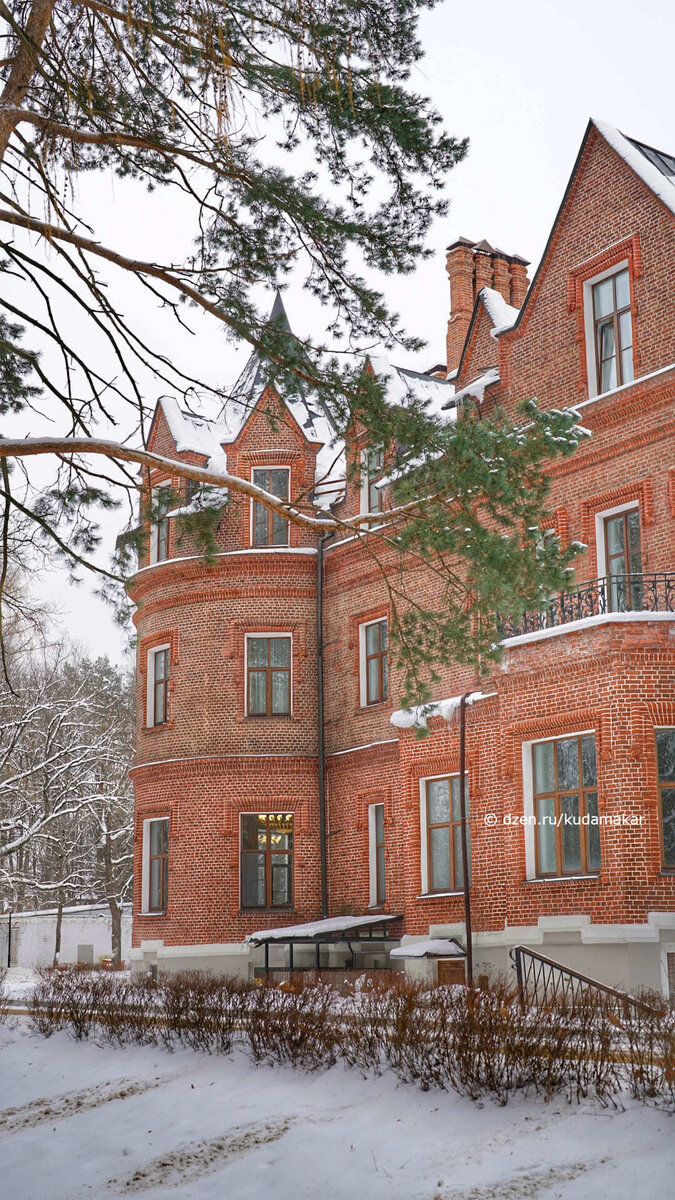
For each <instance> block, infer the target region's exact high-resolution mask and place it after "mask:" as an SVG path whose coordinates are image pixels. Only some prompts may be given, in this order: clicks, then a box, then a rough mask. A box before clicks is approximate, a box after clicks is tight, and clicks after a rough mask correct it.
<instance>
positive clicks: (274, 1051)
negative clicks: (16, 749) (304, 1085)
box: [30, 968, 675, 1110]
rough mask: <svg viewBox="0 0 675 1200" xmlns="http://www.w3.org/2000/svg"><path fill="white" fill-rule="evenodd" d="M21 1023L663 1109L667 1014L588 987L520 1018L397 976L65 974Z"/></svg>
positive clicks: (36, 996) (671, 1046) (669, 1072)
mask: <svg viewBox="0 0 675 1200" xmlns="http://www.w3.org/2000/svg"><path fill="white" fill-rule="evenodd" d="M628 1009H629V1011H628ZM30 1016H31V1021H32V1023H33V1026H34V1028H35V1029H37V1030H38V1031H39V1032H40V1033H42V1034H44V1035H45V1036H47V1037H48V1036H49V1035H50V1034H51V1033H52V1032H53V1031H54V1030H55V1029H63V1028H69V1029H70V1030H71V1031H72V1033H73V1035H74V1036H75V1037H76V1038H83V1037H88V1036H90V1034H92V1033H93V1034H94V1035H95V1036H98V1037H99V1038H103V1039H105V1040H107V1041H109V1042H112V1043H115V1044H118V1045H126V1044H128V1043H133V1042H137V1043H138V1042H140V1043H142V1042H157V1041H161V1043H162V1044H164V1045H165V1046H166V1047H167V1048H169V1049H171V1048H172V1047H173V1046H174V1045H175V1044H176V1043H177V1042H178V1043H180V1044H182V1045H184V1046H188V1047H190V1048H191V1049H194V1050H201V1051H207V1052H209V1053H213V1052H215V1053H218V1054H227V1053H229V1052H230V1051H231V1049H232V1047H233V1045H234V1044H235V1041H237V1040H239V1041H240V1042H241V1043H242V1044H243V1045H244V1046H246V1047H247V1048H248V1050H249V1052H250V1054H251V1057H252V1058H253V1059H254V1060H255V1061H256V1062H265V1063H272V1064H275V1063H284V1064H288V1065H291V1066H293V1067H296V1068H298V1069H301V1070H307V1071H316V1070H322V1069H325V1068H327V1067H330V1066H332V1065H333V1064H334V1063H335V1062H336V1061H337V1060H338V1059H339V1058H342V1059H343V1060H344V1061H345V1063H347V1064H348V1065H349V1066H350V1067H353V1068H356V1069H357V1070H360V1071H361V1072H362V1073H363V1074H364V1075H366V1074H371V1073H376V1072H380V1071H381V1070H383V1069H384V1068H385V1067H386V1068H388V1069H389V1070H391V1071H393V1072H394V1073H395V1074H396V1076H397V1077H398V1078H399V1079H401V1080H403V1081H405V1082H415V1083H417V1084H418V1085H419V1086H421V1087H422V1088H424V1089H428V1088H430V1087H437V1088H443V1089H448V1088H451V1089H453V1090H454V1091H456V1092H459V1093H460V1094H462V1095H465V1096H469V1097H470V1098H471V1099H473V1100H478V1099H479V1098H481V1097H482V1096H491V1097H492V1098H494V1099H495V1100H497V1101H498V1102H499V1103H501V1104H505V1103H506V1102H507V1100H508V1099H509V1097H510V1096H511V1095H513V1094H514V1093H516V1092H518V1091H526V1092H527V1091H534V1092H536V1093H539V1094H541V1095H543V1096H545V1097H547V1098H548V1097H550V1096H553V1095H558V1096H561V1097H564V1098H566V1099H567V1100H569V1101H570V1102H571V1101H580V1100H583V1099H586V1098H591V1099H594V1100H596V1101H599V1102H600V1103H602V1104H618V1103H620V1097H621V1094H622V1092H625V1091H626V1089H627V1088H628V1089H630V1090H631V1092H632V1094H633V1096H635V1097H636V1098H637V1099H640V1100H642V1101H643V1102H649V1103H656V1104H660V1105H663V1106H664V1107H667V1108H669V1109H672V1110H675V1013H673V1012H671V1011H669V1010H668V1009H667V1007H666V1005H665V1004H664V1003H663V1001H662V1000H660V999H659V998H658V997H651V998H649V1002H648V1004H643V1006H642V1007H637V1006H634V1005H631V1006H628V1007H627V1010H626V1011H620V1010H618V1009H617V1002H616V1000H615V999H614V998H612V997H609V996H603V995H602V994H600V993H596V992H593V991H592V990H591V989H588V990H587V991H586V992H584V993H582V994H581V995H579V996H577V997H575V998H574V1001H573V1003H565V1001H564V1000H563V999H561V998H554V999H553V1000H552V1001H551V1003H550V1004H548V1005H546V1006H539V1007H537V1008H534V1007H532V1008H527V1009H524V1008H522V1007H521V1005H520V1004H519V1002H518V999H517V995H516V992H515V989H514V988H513V987H512V986H511V984H510V983H508V982H506V981H504V980H499V981H497V982H496V983H494V984H493V985H491V986H490V987H485V988H472V989H470V988H467V987H462V986H452V987H435V988H428V987H424V986H421V985H420V984H418V983H414V982H411V981H409V980H406V978H405V977H404V976H402V975H398V974H397V975H395V976H394V977H393V978H392V977H391V976H387V977H385V978H383V980H382V981H379V980H375V979H368V980H364V981H363V984H362V985H361V986H359V984H358V983H357V984H353V983H350V984H348V985H342V986H341V987H340V988H339V989H338V988H336V987H332V986H329V985H328V984H326V983H325V982H314V983H309V982H304V981H303V979H302V977H300V976H298V977H297V978H296V979H295V980H293V979H289V980H288V981H286V982H284V983H282V984H281V985H279V986H275V985H273V984H271V983H267V982H266V983H262V984H254V983H249V982H247V981H242V980H237V979H232V978H228V977H226V978H220V977H214V976H210V975H208V974H206V973H203V972H185V973H182V974H179V975H171V976H164V977H161V978H160V979H159V981H155V980H152V979H150V978H148V977H146V976H134V977H132V978H131V979H128V978H121V977H119V976H115V975H111V974H110V973H107V972H91V971H86V970H82V969H78V968H69V969H65V970H58V971H54V970H48V971H41V972H40V978H39V980H38V983H37V984H36V987H35V989H34V991H33V995H32V997H31V1001H30Z"/></svg>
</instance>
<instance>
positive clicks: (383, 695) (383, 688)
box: [361, 617, 389, 708]
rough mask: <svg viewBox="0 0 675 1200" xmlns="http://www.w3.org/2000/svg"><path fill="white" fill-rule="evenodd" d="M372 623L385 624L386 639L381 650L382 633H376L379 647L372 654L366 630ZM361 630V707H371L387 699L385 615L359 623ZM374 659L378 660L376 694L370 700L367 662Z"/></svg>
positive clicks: (387, 622)
mask: <svg viewBox="0 0 675 1200" xmlns="http://www.w3.org/2000/svg"><path fill="white" fill-rule="evenodd" d="M374 625H377V626H378V627H379V626H382V625H384V626H385V630H386V639H387V641H386V646H385V649H384V650H382V649H381V645H382V635H381V633H378V647H379V648H378V650H377V651H376V652H375V653H374V654H369V653H368V630H369V629H372V627H373V626H374ZM361 630H362V638H363V646H362V654H363V672H364V674H363V707H364V708H372V707H373V705H375V704H384V703H385V701H386V700H388V699H389V621H388V619H387V617H377V618H376V619H375V620H374V621H365V622H364V623H363V625H361ZM374 659H377V660H378V671H377V679H378V695H377V697H376V698H375V699H374V700H371V699H370V696H369V673H368V664H369V663H370V662H372V661H373V660H374ZM385 662H386V671H385V666H384V664H385ZM385 675H386V681H385Z"/></svg>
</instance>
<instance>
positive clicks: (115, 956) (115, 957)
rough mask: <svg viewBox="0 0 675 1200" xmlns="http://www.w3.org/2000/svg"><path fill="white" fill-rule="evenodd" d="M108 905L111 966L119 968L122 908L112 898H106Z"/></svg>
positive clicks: (120, 960) (120, 962) (120, 961)
mask: <svg viewBox="0 0 675 1200" xmlns="http://www.w3.org/2000/svg"><path fill="white" fill-rule="evenodd" d="M108 904H109V906H110V916H111V928H112V965H113V967H119V966H121V964H122V906H121V905H120V904H118V903H117V900H115V898H114V896H108Z"/></svg>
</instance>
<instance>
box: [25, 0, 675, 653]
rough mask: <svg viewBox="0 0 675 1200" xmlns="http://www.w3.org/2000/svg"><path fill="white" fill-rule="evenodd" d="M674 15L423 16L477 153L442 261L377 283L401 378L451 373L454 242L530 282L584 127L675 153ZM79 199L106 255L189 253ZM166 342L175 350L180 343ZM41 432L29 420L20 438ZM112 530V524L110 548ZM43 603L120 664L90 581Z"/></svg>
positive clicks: (448, 0)
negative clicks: (397, 342) (464, 241)
mask: <svg viewBox="0 0 675 1200" xmlns="http://www.w3.org/2000/svg"><path fill="white" fill-rule="evenodd" d="M673 13H674V10H673V5H672V0H639V3H638V2H636V0H615V2H614V3H612V4H611V5H609V6H608V5H606V4H600V3H597V0H596V2H595V3H593V0H511V3H508V4H505V3H503V0H501V2H498V0H478V2H476V3H474V4H473V5H468V6H467V5H466V4H465V3H461V4H460V3H457V2H455V0H445V2H444V3H442V4H441V5H440V6H439V7H438V8H437V9H435V10H434V11H432V12H430V13H429V12H427V13H424V14H423V16H422V20H421V36H422V42H423V45H424V46H425V48H426V51H427V56H426V59H425V60H424V61H423V62H422V63H421V64H420V67H419V68H418V70H417V72H416V76H415V77H414V78H413V81H412V83H413V86H414V88H415V90H417V91H419V92H421V93H425V94H428V95H429V96H431V98H432V100H433V102H434V104H435V106H436V107H437V108H438V110H439V111H440V113H441V114H442V116H443V119H444V122H445V126H446V128H447V129H448V131H449V132H450V133H452V134H454V135H455V136H458V137H463V136H468V137H469V138H470V139H471V145H470V148H469V153H468V156H467V158H466V160H465V161H464V162H463V163H462V164H460V165H459V166H458V167H456V168H455V170H454V171H453V172H452V173H451V177H450V180H449V189H448V194H449V196H450V199H451V208H450V213H449V215H448V216H447V217H446V218H445V219H444V221H442V222H439V223H438V224H437V226H436V228H435V230H434V231H433V234H432V237H431V240H430V243H429V244H430V245H431V246H432V248H433V250H434V255H433V257H432V258H431V259H430V260H429V261H428V262H427V263H424V264H423V265H422V266H421V267H420V268H419V270H418V271H417V273H416V274H415V275H414V276H412V277H408V278H402V279H400V280H396V279H387V280H384V281H383V283H382V290H383V291H384V292H385V295H386V297H387V300H388V302H389V304H390V306H391V307H393V308H394V309H396V310H397V311H399V312H400V313H401V314H402V315H403V318H404V322H405V325H406V327H407V328H408V330H409V331H410V332H414V333H416V334H418V335H420V336H422V337H424V338H425V340H426V341H427V343H428V349H427V350H426V351H423V352H422V353H421V355H420V356H419V359H418V360H417V361H416V362H414V363H413V362H408V364H407V365H410V366H415V367H418V368H421V369H424V368H425V367H427V366H430V365H431V364H432V363H435V362H440V361H444V356H445V355H444V345H445V343H444V337H445V324H446V321H447V316H448V302H449V300H448V297H449V293H448V283H447V277H446V275H445V269H444V257H445V256H444V250H445V246H446V245H448V244H449V243H450V242H451V241H453V240H454V239H455V238H457V237H458V236H460V235H462V236H466V237H470V238H472V239H475V240H476V241H478V240H480V239H481V238H487V240H488V241H489V242H491V243H492V244H493V245H497V246H500V247H501V248H502V249H504V250H506V251H507V252H510V253H517V254H520V255H522V256H523V257H525V258H528V259H530V260H531V263H532V266H531V268H530V273H532V272H533V270H534V267H535V266H536V263H537V261H538V258H539V256H540V255H541V252H542V250H543V247H544V245H545V242H546V238H547V236H548V233H549V230H550V227H551V224H552V222H553V219H554V217H555V214H556V211H557V208H558V205H559V203H560V200H561V198H562V193H563V190H564V188H565V185H566V183H567V179H568V177H569V174H570V171H571V169H572V166H573V163H574V159H575V157H576V153H577V150H578V148H579V144H580V142H581V138H582V136H583V133H584V129H585V127H586V122H587V120H588V118H589V116H594V117H599V118H602V119H604V120H606V121H609V122H610V123H612V124H613V125H617V126H618V127H619V128H620V129H621V130H622V131H623V132H624V133H627V134H629V135H631V136H633V137H638V138H640V139H641V140H643V141H645V142H647V143H649V144H651V145H654V146H656V147H658V148H659V149H662V150H666V151H669V152H671V153H673V152H675V128H674V124H675V123H674V121H673V92H672V78H673V44H674V37H673V35H674V33H675V17H674V15H673ZM80 186H81V196H82V199H83V200H85V201H88V200H91V201H93V202H94V203H95V204H96V210H97V218H96V229H97V234H98V235H99V236H100V237H101V238H102V240H107V241H108V243H109V244H112V245H114V246H115V247H117V248H119V249H122V250H123V251H125V252H126V253H130V252H133V251H138V252H139V253H142V254H143V256H144V257H146V258H150V257H165V254H162V249H164V243H165V240H166V239H167V238H170V240H171V244H172V246H177V245H180V243H181V240H183V242H184V228H185V227H184V225H183V222H182V220H181V216H182V213H181V210H180V207H175V201H174V202H172V203H169V201H168V197H167V196H164V195H162V194H158V193H154V194H153V195H150V196H148V195H147V194H146V193H145V192H144V191H143V190H142V189H139V188H138V187H137V186H136V185H132V184H127V183H124V184H121V183H120V182H119V181H116V182H115V183H114V184H113V183H111V182H110V181H108V180H105V181H104V180H99V181H95V180H92V179H85V180H84V181H83V183H82V184H81V185H80ZM85 189H86V190H85ZM184 244H185V242H184ZM124 302H125V307H126V310H127V312H129V313H130V312H135V313H136V315H137V318H138V319H139V320H140V321H142V322H143V324H144V326H145V327H146V329H148V330H149V331H150V330H153V329H154V327H155V326H159V324H161V319H160V318H158V317H157V315H156V314H155V313H153V311H152V309H151V308H150V307H149V306H148V302H147V299H145V298H144V297H141V296H139V295H137V293H136V292H135V291H134V292H130V293H129V295H128V296H127V295H126V294H125V296H124ZM285 302H286V306H287V309H288V312H289V316H290V319H291V324H292V325H293V327H294V328H295V330H296V331H297V332H298V333H300V334H303V333H314V334H315V335H317V336H318V335H319V334H320V326H319V324H318V321H320V313H318V312H317V310H316V307H315V305H314V304H313V303H312V302H310V301H309V300H308V299H307V298H306V297H304V296H303V294H302V293H301V292H300V291H299V290H295V291H294V290H292V289H289V290H288V291H287V292H286V294H285ZM203 325H204V327H203V329H202V330H201V332H200V333H199V334H198V336H197V337H196V338H195V339H194V340H190V343H189V345H190V352H191V353H192V352H193V353H194V354H195V355H197V356H198V360H199V362H200V368H202V369H203V370H204V371H205V372H208V373H209V374H210V375H211V377H212V378H213V379H218V378H222V379H223V380H224V381H225V382H230V381H231V380H232V379H233V378H234V376H236V374H237V372H238V370H239V367H240V366H241V364H242V363H243V361H244V359H245V358H246V351H245V350H242V351H238V352H237V351H235V350H234V349H233V348H232V347H230V346H229V345H227V344H226V343H225V342H224V339H223V337H222V334H221V333H220V331H219V330H218V329H217V328H214V326H213V325H212V324H211V322H210V321H209V320H208V319H206V320H205V321H204V322H203ZM165 344H166V345H167V348H170V345H171V342H169V343H166V342H165ZM184 345H185V347H187V346H188V340H187V339H184ZM192 346H194V350H192ZM394 357H396V356H394ZM399 357H400V356H399ZM41 428H42V431H44V430H45V426H44V425H42V427H41ZM39 429H40V425H39V422H37V420H35V421H31V422H30V429H28V428H26V429H25V430H24V432H25V433H29V432H30V433H37V432H38V431H39ZM115 524H116V522H115V521H111V522H109V523H108V533H109V540H110V545H111V546H112V542H113V540H114V534H115ZM35 590H36V592H38V591H40V590H42V591H44V593H45V594H46V595H48V596H49V597H50V598H51V599H52V600H53V601H56V603H57V604H58V606H59V608H60V612H61V623H62V625H63V627H64V628H68V630H69V632H70V634H71V635H72V636H74V637H76V638H77V639H78V640H79V641H80V643H81V644H82V645H83V646H84V647H86V648H89V649H90V650H91V651H92V652H94V653H97V654H98V653H107V654H109V655H110V656H111V657H112V658H114V659H119V658H120V656H121V654H122V648H123V644H124V635H123V634H121V633H120V631H119V629H118V628H117V627H116V626H115V624H114V622H113V620H112V618H111V616H110V613H109V610H108V609H107V607H106V606H105V605H104V604H103V603H102V602H101V601H100V600H98V599H97V598H96V597H95V595H94V594H93V591H92V589H91V586H90V584H89V583H88V582H85V583H83V584H82V585H81V586H80V587H78V588H75V587H73V586H72V585H70V584H69V583H68V581H67V579H66V578H65V577H64V576H63V575H62V574H61V573H60V572H59V571H57V570H54V571H51V572H50V573H49V578H48V579H47V578H43V579H41V580H39V581H36V586H35Z"/></svg>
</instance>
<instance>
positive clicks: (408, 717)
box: [389, 692, 497, 729]
mask: <svg viewBox="0 0 675 1200" xmlns="http://www.w3.org/2000/svg"><path fill="white" fill-rule="evenodd" d="M496 695H497V693H496V692H470V693H469V695H468V696H467V698H466V703H467V706H470V705H472V704H475V703H476V701H478V700H488V699H490V698H491V697H492V696H496ZM461 699H462V697H461V696H448V698H447V699H446V700H435V701H432V702H431V703H429V704H418V705H416V706H415V707H414V708H398V709H396V711H395V712H393V713H392V714H391V717H390V718H389V720H390V722H391V724H392V725H395V726H396V728H397V729H426V728H427V721H428V720H429V717H442V718H443V720H444V721H451V720H452V718H453V717H454V715H455V713H456V712H457V709H458V708H459V705H460V701H461Z"/></svg>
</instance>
